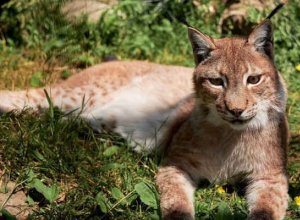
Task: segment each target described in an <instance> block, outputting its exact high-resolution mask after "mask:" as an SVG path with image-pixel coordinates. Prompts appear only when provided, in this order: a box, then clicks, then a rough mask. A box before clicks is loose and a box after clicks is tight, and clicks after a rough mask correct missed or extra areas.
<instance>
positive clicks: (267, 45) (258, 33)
mask: <svg viewBox="0 0 300 220" xmlns="http://www.w3.org/2000/svg"><path fill="white" fill-rule="evenodd" d="M248 43H249V44H252V45H253V46H254V47H255V49H256V50H257V51H259V52H261V53H263V54H265V55H267V56H268V57H269V58H270V59H271V60H273V57H274V56H273V29H272V23H271V21H270V20H269V19H266V20H264V21H263V22H262V23H261V24H259V25H258V26H257V27H256V28H255V29H254V30H253V31H252V33H251V34H250V35H249V37H248Z"/></svg>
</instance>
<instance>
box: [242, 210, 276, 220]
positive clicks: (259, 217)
mask: <svg viewBox="0 0 300 220" xmlns="http://www.w3.org/2000/svg"><path fill="white" fill-rule="evenodd" d="M272 216H273V215H272V212H270V211H268V210H263V209H260V210H254V211H253V212H252V213H250V215H249V217H248V220H274V218H273V217H272Z"/></svg>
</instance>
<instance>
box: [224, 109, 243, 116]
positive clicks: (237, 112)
mask: <svg viewBox="0 0 300 220" xmlns="http://www.w3.org/2000/svg"><path fill="white" fill-rule="evenodd" d="M228 111H229V112H230V113H231V114H232V115H234V116H235V117H237V118H238V117H240V116H241V115H242V113H243V111H244V110H243V109H239V108H234V109H231V110H228Z"/></svg>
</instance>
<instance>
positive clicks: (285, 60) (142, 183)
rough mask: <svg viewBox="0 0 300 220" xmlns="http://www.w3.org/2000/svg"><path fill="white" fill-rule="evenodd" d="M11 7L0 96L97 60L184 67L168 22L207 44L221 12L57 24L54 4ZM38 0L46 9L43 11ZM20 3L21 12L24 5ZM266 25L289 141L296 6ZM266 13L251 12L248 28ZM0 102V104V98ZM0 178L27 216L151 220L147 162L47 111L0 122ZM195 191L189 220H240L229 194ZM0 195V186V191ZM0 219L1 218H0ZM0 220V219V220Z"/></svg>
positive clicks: (295, 185) (186, 48)
mask: <svg viewBox="0 0 300 220" xmlns="http://www.w3.org/2000/svg"><path fill="white" fill-rule="evenodd" d="M18 2H19V1H17V0H11V1H10V5H6V6H5V7H3V9H2V13H1V14H0V22H1V24H2V26H1V25H0V34H1V35H0V78H1V81H0V89H10V90H15V89H23V88H28V87H32V86H42V85H44V84H46V83H49V82H55V81H58V80H62V79H63V78H66V77H68V76H69V75H71V74H72V73H74V72H78V71H79V69H81V68H85V67H86V66H90V65H93V64H96V63H98V62H101V59H102V58H103V57H105V56H106V55H110V54H114V55H117V56H118V57H119V58H120V59H147V60H151V61H155V62H160V63H168V64H180V65H187V66H192V65H193V58H192V52H191V48H190V45H189V43H188V39H187V36H186V35H187V34H186V28H185V27H184V26H183V25H181V24H179V23H178V22H176V21H175V20H173V19H172V17H170V16H169V14H170V13H171V14H173V16H178V15H182V14H185V15H186V17H187V18H188V20H189V22H190V23H191V24H192V25H194V26H195V27H197V28H199V29H200V30H201V31H203V32H205V33H207V34H210V35H212V36H214V37H219V36H220V33H218V32H217V25H218V19H219V17H220V15H221V13H222V11H223V9H224V8H223V6H221V4H220V3H219V4H218V6H219V7H217V12H216V14H215V15H214V16H212V15H211V14H210V12H209V5H210V1H209V0H207V1H203V4H202V5H201V6H199V7H195V6H193V4H191V2H192V1H188V3H189V4H185V5H182V4H181V2H180V1H165V2H164V4H160V5H157V4H142V3H138V2H136V1H120V3H119V4H118V5H117V6H116V7H115V8H113V9H111V10H110V11H108V12H106V13H105V14H104V15H103V16H102V17H101V18H100V20H99V22H98V23H96V24H90V23H88V22H87V20H86V19H85V18H84V17H83V18H81V19H78V20H76V21H75V22H69V21H67V20H66V19H65V18H64V17H63V16H62V15H60V13H58V12H57V9H58V8H59V6H60V4H61V2H62V1H53V2H54V3H53V4H52V5H51V6H49V5H47V1H41V0H39V1H38V0H28V1H24V2H23V1H22V3H18ZM45 2H46V3H45ZM29 3H30V4H29ZM280 13H281V15H280V16H279V15H276V17H274V27H275V33H274V34H275V45H276V62H277V65H278V67H279V69H280V71H281V72H282V73H283V76H284V78H285V79H286V81H287V83H288V87H289V102H288V108H287V112H288V116H289V124H290V127H291V130H292V132H293V133H296V134H299V133H300V125H299V121H300V93H299V91H300V72H297V71H296V70H295V66H296V65H297V64H298V63H300V60H299V57H300V30H299V27H298V24H299V22H300V18H299V17H297V16H298V15H299V13H300V6H299V5H298V4H297V3H294V2H291V3H290V5H289V6H287V7H286V8H285V9H284V10H283V11H282V12H280ZM266 14H267V11H266V12H257V11H255V10H254V11H251V12H249V14H248V20H249V22H251V23H254V24H255V23H257V22H258V21H259V20H261V19H262V18H263V17H264V16H265V15H266ZM0 101H1V100H0ZM0 152H1V153H0V158H1V161H0V170H1V171H3V175H2V177H1V179H2V180H4V179H10V180H12V181H15V182H18V183H20V185H19V186H18V188H17V190H23V191H24V192H25V193H26V195H27V200H28V204H29V205H31V206H33V207H36V206H38V207H39V208H38V209H34V211H33V213H32V216H31V217H32V218H33V219H35V218H45V219H74V218H76V219H158V218H159V215H160V213H159V208H158V205H157V204H158V193H157V190H156V188H155V185H154V176H155V173H156V170H157V167H158V164H159V157H158V156H157V155H141V154H136V153H134V152H132V151H131V150H130V149H129V146H128V144H127V142H126V140H123V139H121V138H120V137H118V136H116V135H113V134H97V133H95V132H93V131H92V129H91V128H90V127H89V126H88V125H87V124H86V123H85V122H83V121H82V120H81V119H80V118H79V117H69V116H68V115H64V114H63V113H61V112H60V111H59V110H57V109H49V110H47V111H45V112H44V113H42V114H36V113H34V112H31V111H30V110H25V111H23V112H21V113H17V112H16V113H7V114H4V115H1V116H0ZM288 171H289V175H290V196H291V201H290V206H289V210H288V217H287V219H299V218H300V207H299V206H297V205H296V204H295V202H294V201H293V198H294V197H295V196H297V195H300V138H299V137H296V138H294V139H292V141H291V144H290V149H289V167H288ZM234 189H235V190H232V189H231V187H225V190H226V192H225V193H220V192H218V190H217V187H215V186H213V185H208V184H205V183H204V184H202V185H201V186H200V188H199V190H198V191H197V192H196V197H195V198H196V203H195V206H196V216H197V218H198V219H219V220H221V219H222V220H226V219H238V220H239V219H245V218H246V215H247V210H246V204H245V200H244V199H243V197H241V196H240V195H238V194H237V191H238V190H237V189H236V188H234ZM3 190H4V191H5V189H4V188H3V185H2V188H1V191H3ZM2 214H3V215H5V212H4V211H2ZM6 215H7V214H6Z"/></svg>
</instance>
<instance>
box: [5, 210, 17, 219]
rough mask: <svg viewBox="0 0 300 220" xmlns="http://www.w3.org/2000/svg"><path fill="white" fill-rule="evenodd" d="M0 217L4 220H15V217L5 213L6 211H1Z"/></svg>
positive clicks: (7, 212)
mask: <svg viewBox="0 0 300 220" xmlns="http://www.w3.org/2000/svg"><path fill="white" fill-rule="evenodd" d="M1 216H3V217H4V219H6V220H16V219H17V218H16V216H14V215H12V214H10V212H9V211H7V210H6V209H2V210H1Z"/></svg>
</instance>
